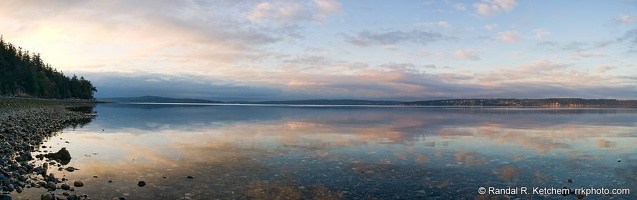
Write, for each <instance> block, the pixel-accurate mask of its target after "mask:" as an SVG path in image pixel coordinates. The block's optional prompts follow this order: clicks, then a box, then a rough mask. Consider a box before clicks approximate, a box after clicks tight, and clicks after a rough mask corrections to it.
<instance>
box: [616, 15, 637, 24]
mask: <svg viewBox="0 0 637 200" xmlns="http://www.w3.org/2000/svg"><path fill="white" fill-rule="evenodd" d="M616 21H617V22H619V23H620V24H622V25H632V24H635V23H637V15H622V16H621V17H619V18H617V19H616Z"/></svg>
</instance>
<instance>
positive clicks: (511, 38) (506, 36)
mask: <svg viewBox="0 0 637 200" xmlns="http://www.w3.org/2000/svg"><path fill="white" fill-rule="evenodd" d="M498 39H500V40H502V41H505V42H517V41H518V40H519V39H520V36H518V34H517V33H514V32H511V31H506V32H500V33H499V34H498Z"/></svg>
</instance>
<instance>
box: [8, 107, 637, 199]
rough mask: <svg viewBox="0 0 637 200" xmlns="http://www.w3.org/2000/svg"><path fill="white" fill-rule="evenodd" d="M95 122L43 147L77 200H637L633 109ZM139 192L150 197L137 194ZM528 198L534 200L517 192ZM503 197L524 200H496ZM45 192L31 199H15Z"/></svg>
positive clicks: (139, 113) (262, 110)
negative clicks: (60, 159)
mask: <svg viewBox="0 0 637 200" xmlns="http://www.w3.org/2000/svg"><path fill="white" fill-rule="evenodd" d="M94 110H95V111H97V113H98V114H99V116H98V117H97V118H96V119H95V120H93V121H92V122H91V123H90V124H88V125H86V126H84V127H76V128H68V129H66V130H64V131H63V132H62V133H60V134H59V135H58V136H56V137H54V138H51V139H50V140H49V141H48V142H46V144H45V145H46V146H52V149H53V150H57V149H59V148H61V147H66V148H67V149H68V150H69V151H70V152H71V155H72V156H73V157H74V158H73V160H72V161H71V162H70V163H69V164H68V165H67V166H73V167H75V168H79V170H77V171H74V172H67V171H57V170H56V169H57V167H55V168H51V169H52V170H50V171H54V172H55V173H56V176H57V177H63V176H64V177H66V178H68V179H70V180H71V181H72V180H83V181H84V183H85V185H86V186H85V187H82V188H77V191H76V193H77V194H88V195H89V197H91V198H93V199H112V198H119V197H126V198H127V199H152V198H151V197H155V198H161V199H182V198H183V199H217V198H218V199H275V198H290V199H299V198H302V199H309V198H316V199H368V198H381V199H389V198H401V199H433V198H442V199H448V198H454V199H458V198H465V199H474V198H478V199H479V198H484V199H492V198H502V199H504V198H509V197H512V198H517V197H521V198H523V199H528V197H532V198H533V199H542V198H550V199H577V198H576V197H575V196H574V195H570V196H566V197H564V196H562V195H559V194H553V195H541V194H535V195H533V189H534V188H535V187H539V189H542V188H549V189H550V188H555V189H561V188H562V187H564V186H567V187H569V188H591V187H593V188H604V189H623V188H626V189H630V192H631V194H629V195H613V196H612V197H615V198H616V199H634V198H635V196H636V195H634V194H635V193H637V154H636V153H637V139H636V138H635V136H637V110H635V109H540V108H406V107H405V108H400V107H398V108H396V107H393V108H387V107H281V106H278V107H277V106H195V105H126V104H102V105H97V106H96V107H95V108H94ZM67 142H68V143H67ZM94 176H96V177H97V178H95V177H94ZM188 176H192V177H193V178H192V179H189V178H187V177H188ZM569 179H572V183H569ZM109 180H110V181H111V182H109ZM142 180H143V181H145V182H146V183H147V185H146V186H144V187H138V186H137V182H138V181H142ZM480 187H484V188H485V189H486V190H487V191H486V193H487V194H484V195H480V194H479V189H480ZM490 187H492V188H491V189H493V190H492V191H489V189H490ZM523 187H526V188H527V193H528V194H520V193H521V190H522V188H523ZM503 188H511V189H516V190H517V193H518V194H509V195H505V194H488V193H494V192H497V191H496V190H495V189H503ZM538 191H539V192H541V191H540V190H538ZM44 192H45V189H28V190H26V191H25V192H23V193H22V194H14V198H16V199H20V198H32V199H39V195H40V194H42V193H44ZM57 193H61V191H58V192H57ZM607 198H609V197H608V196H604V195H589V196H588V197H586V198H585V199H607Z"/></svg>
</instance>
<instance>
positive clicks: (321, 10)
mask: <svg viewBox="0 0 637 200" xmlns="http://www.w3.org/2000/svg"><path fill="white" fill-rule="evenodd" d="M314 4H316V7H317V8H318V12H317V13H316V14H315V15H314V19H315V20H318V21H324V20H325V19H327V18H328V17H329V16H330V15H333V14H337V13H340V12H341V10H342V8H341V7H342V6H341V3H340V2H339V1H337V0H314Z"/></svg>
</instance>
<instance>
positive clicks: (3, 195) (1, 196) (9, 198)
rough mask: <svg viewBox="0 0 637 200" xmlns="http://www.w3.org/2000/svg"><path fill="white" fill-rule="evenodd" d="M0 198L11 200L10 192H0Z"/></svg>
mask: <svg viewBox="0 0 637 200" xmlns="http://www.w3.org/2000/svg"><path fill="white" fill-rule="evenodd" d="M0 200H11V194H0Z"/></svg>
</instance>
